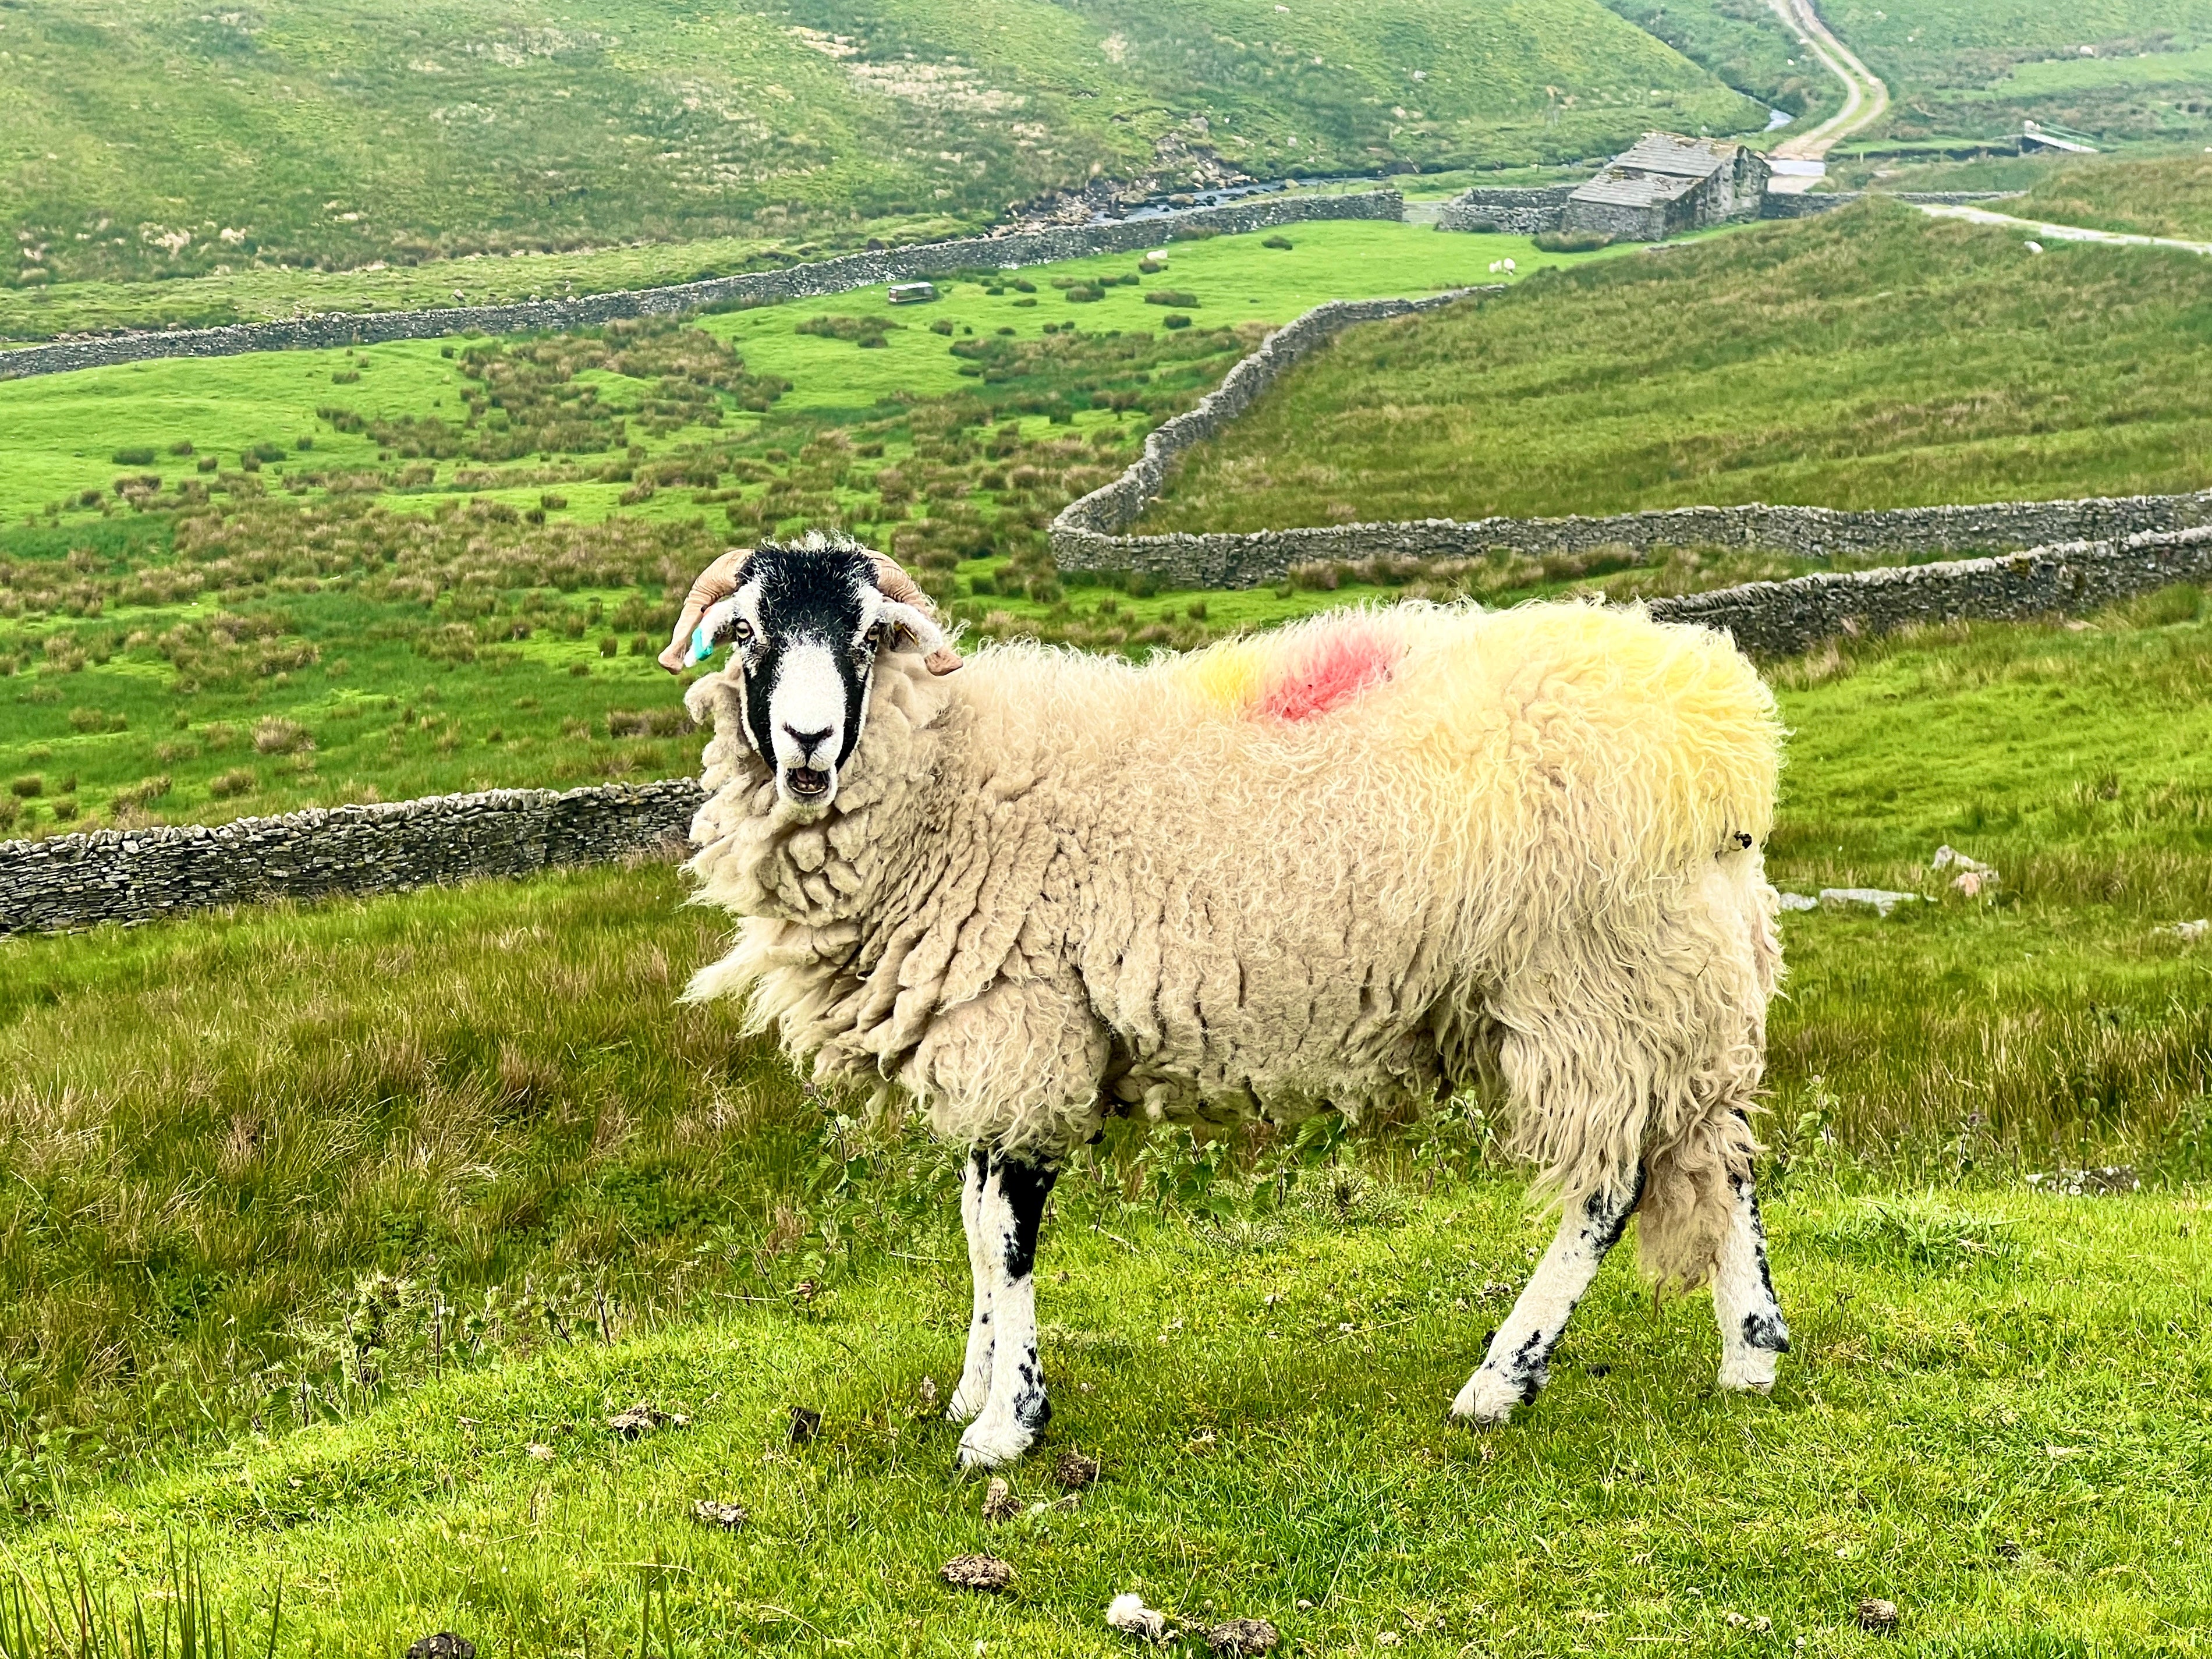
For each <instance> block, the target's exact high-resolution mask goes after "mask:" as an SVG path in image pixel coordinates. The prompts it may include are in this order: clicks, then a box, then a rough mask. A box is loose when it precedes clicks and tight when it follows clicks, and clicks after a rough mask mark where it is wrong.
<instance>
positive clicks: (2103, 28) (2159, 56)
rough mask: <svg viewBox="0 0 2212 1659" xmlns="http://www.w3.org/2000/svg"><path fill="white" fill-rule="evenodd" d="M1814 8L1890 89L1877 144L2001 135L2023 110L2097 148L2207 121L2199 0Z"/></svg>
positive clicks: (2017, 0) (2199, 135)
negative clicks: (2089, 138)
mask: <svg viewBox="0 0 2212 1659" xmlns="http://www.w3.org/2000/svg"><path fill="white" fill-rule="evenodd" d="M1820 15H1821V17H1822V19H1823V20H1824V21H1826V23H1827V25H1828V27H1830V28H1831V29H1832V30H1833V31H1834V32H1835V33H1836V34H1837V35H1838V37H1839V38H1840V39H1841V40H1844V42H1845V43H1846V44H1847V45H1848V46H1850V48H1851V49H1852V50H1853V51H1854V52H1857V53H1858V55H1859V56H1860V57H1861V58H1863V59H1864V60H1865V62H1866V64H1867V65H1868V66H1869V68H1870V69H1872V70H1874V71H1875V74H1877V75H1879V76H1881V77H1882V78H1883V80H1884V81H1885V82H1887V84H1888V86H1889V89H1890V94H1891V97H1892V100H1893V101H1892V105H1891V108H1890V112H1889V114H1888V115H1887V117H1886V118H1885V119H1884V120H1883V121H1882V122H1881V123H1880V124H1878V125H1876V126H1875V128H1873V129H1871V130H1870V131H1869V133H1868V134H1867V135H1866V137H1867V138H1869V139H1870V140H1871V141H1872V142H1873V143H1875V145H1877V146H1879V145H1881V144H1882V143H1906V144H1911V143H1942V142H1944V141H1952V142H1957V141H1972V140H1989V139H2002V138H2004V137H2008V136H2009V135H2013V134H2016V133H2018V132H2019V131H2021V122H2022V121H2023V120H2035V121H2040V122H2042V123H2044V124H2045V125H2055V126H2062V127H2068V128H2073V129H2076V130H2079V131H2086V132H2087V133H2090V134H2092V135H2093V137H2095V138H2096V140H2097V142H2098V143H2100V146H2102V147H2104V148H2106V149H2113V148H2122V149H2139V148H2142V147H2147V146H2148V147H2155V146H2160V145H2167V144H2175V143H2187V144H2190V145H2191V146H2192V147H2197V148H2201V147H2202V146H2203V143H2204V142H2205V140H2206V137H2207V134H2208V131H2212V123H2208V120H2207V104H2206V97H2207V94H2208V93H2212V65H2209V64H2208V60H2207V59H2206V58H2205V57H2204V54H2203V48H2204V47H2205V46H2206V45H2207V44H2208V43H2212V6H2208V5H2206V4H2205V3H2204V0H2084V3H2082V4H2080V5H2067V6H2052V5H2045V4H2041V3H2039V0H1925V3H1914V4H1911V5H1894V6H1892V5H1887V4H1885V3H1881V0H1829V3H1824V4H1823V5H1822V7H1821V9H1820Z"/></svg>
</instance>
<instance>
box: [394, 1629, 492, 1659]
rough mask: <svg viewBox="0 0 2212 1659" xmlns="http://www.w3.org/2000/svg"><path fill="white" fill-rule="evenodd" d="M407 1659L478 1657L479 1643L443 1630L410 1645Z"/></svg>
mask: <svg viewBox="0 0 2212 1659" xmlns="http://www.w3.org/2000/svg"><path fill="white" fill-rule="evenodd" d="M407 1659H477V1644H475V1643H473V1642H471V1641H470V1640H469V1638H467V1637H465V1636H456V1635H454V1634H453V1632H451V1631H449V1630H441V1631H440V1632H437V1633H436V1634H435V1635H432V1636H426V1637H424V1638H422V1640H421V1641H419V1642H417V1643H416V1644H414V1645H413V1646H411V1647H410V1648H409V1649H408V1650H407Z"/></svg>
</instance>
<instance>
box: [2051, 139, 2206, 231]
mask: <svg viewBox="0 0 2212 1659" xmlns="http://www.w3.org/2000/svg"><path fill="white" fill-rule="evenodd" d="M2008 211H2012V212H2015V213H2019V214H2021V216H2024V217H2032V218H2039V219H2049V220H2051V221H2053V222H2057V223H2058V224H2063V225H2090V226H2093V227H2094V228H2098V229H2100V230H2124V231H2133V232H2136V234H2141V235H2145V236H2178V237H2180V238H2183V239H2184V240H2190V241H2205V240H2212V159H2209V158H2207V157H2206V156H2204V155H2175V156H2169V157H2166V158H2163V159H2160V160H2157V161H2087V162H2082V163H2080V164H2078V165H2076V166H2074V167H2067V168H2064V169H2063V170H2062V171H2060V172H2057V173H2053V174H2051V176H2050V177H2048V178H2046V179H2041V180H2039V182H2038V183H2037V185H2036V186H2035V188H2034V189H2033V190H2032V191H2029V192H2028V194H2027V198H2026V199H2025V200H2024V201H2021V203H2019V204H2017V205H2016V206H2015V207H2013V208H2012V209H2010V210H2008Z"/></svg>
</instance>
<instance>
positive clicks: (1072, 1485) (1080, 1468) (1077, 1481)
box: [1052, 1448, 1098, 1492]
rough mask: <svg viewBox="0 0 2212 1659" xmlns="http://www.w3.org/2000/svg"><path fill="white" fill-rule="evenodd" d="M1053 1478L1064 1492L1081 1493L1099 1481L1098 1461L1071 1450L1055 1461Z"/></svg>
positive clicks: (1061, 1454)
mask: <svg viewBox="0 0 2212 1659" xmlns="http://www.w3.org/2000/svg"><path fill="white" fill-rule="evenodd" d="M1052 1478H1053V1480H1054V1483H1055V1484H1057V1485H1058V1486H1059V1487H1060V1490H1061V1491H1062V1492H1081V1491H1082V1490H1083V1489H1084V1488H1085V1486H1089V1485H1091V1483H1092V1482H1093V1481H1095V1480H1097V1479H1098V1460H1097V1458H1095V1457H1085V1455H1083V1454H1082V1453H1081V1452H1079V1451H1077V1450H1075V1449H1073V1448H1070V1449H1068V1450H1066V1451H1064V1452H1062V1453H1060V1455H1059V1457H1058V1458H1056V1459H1054V1462H1053V1466H1052Z"/></svg>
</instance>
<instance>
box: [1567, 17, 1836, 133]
mask: <svg viewBox="0 0 2212 1659" xmlns="http://www.w3.org/2000/svg"><path fill="white" fill-rule="evenodd" d="M1605 3H1606V7H1607V9H1608V10H1610V11H1613V12H1616V13H1618V14H1619V15H1620V16H1622V17H1624V18H1626V19H1627V20H1628V21H1630V22H1632V23H1633V24H1635V25H1636V26H1637V27H1638V28H1640V29H1642V30H1644V32H1645V33H1648V34H1653V35H1656V36H1657V37H1658V38H1659V39H1660V40H1664V41H1665V42H1666V43H1667V44H1668V46H1672V47H1674V50H1675V51H1677V52H1680V53H1681V54H1682V55H1683V56H1684V57H1686V58H1689V59H1691V60H1692V62H1694V63H1698V64H1704V65H1705V67H1706V68H1707V69H1709V70H1711V71H1712V72H1713V73H1714V74H1715V75H1717V76H1719V77H1720V79H1721V80H1722V81H1723V82H1726V83H1727V84H1728V85H1729V86H1731V87H1734V88H1736V89H1737V90H1738V91H1740V92H1747V93H1749V94H1751V95H1752V96H1753V97H1754V98H1756V99H1758V100H1759V101H1760V102H1761V103H1764V104H1766V105H1768V106H1771V107H1772V108H1774V109H1783V110H1787V111H1789V112H1790V114H1791V115H1793V116H1796V117H1797V118H1798V119H1797V120H1796V122H1795V123H1793V125H1792V127H1791V129H1790V130H1791V131H1803V130H1804V129H1805V128H1807V127H1809V126H1814V125H1818V124H1819V123H1820V121H1821V120H1822V119H1823V118H1825V117H1826V116H1828V115H1830V114H1832V113H1833V112H1835V110H1836V109H1837V108H1838V106H1840V105H1841V104H1842V103H1843V88H1842V87H1841V86H1840V85H1839V84H1838V82H1837V81H1836V79H1835V77H1834V76H1832V75H1830V74H1829V73H1828V72H1827V71H1826V70H1824V69H1822V68H1821V67H1820V60H1819V59H1818V58H1814V56H1813V55H1812V54H1811V53H1810V52H1807V51H1806V50H1805V48H1804V47H1802V46H1800V45H1798V43H1797V36H1796V31H1794V30H1792V29H1790V28H1788V27H1785V26H1784V24H1783V22H1782V20H1781V19H1780V18H1779V17H1778V16H1777V15H1775V13H1774V10H1773V9H1772V8H1771V6H1769V5H1768V4H1767V3H1766V0H1605Z"/></svg>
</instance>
